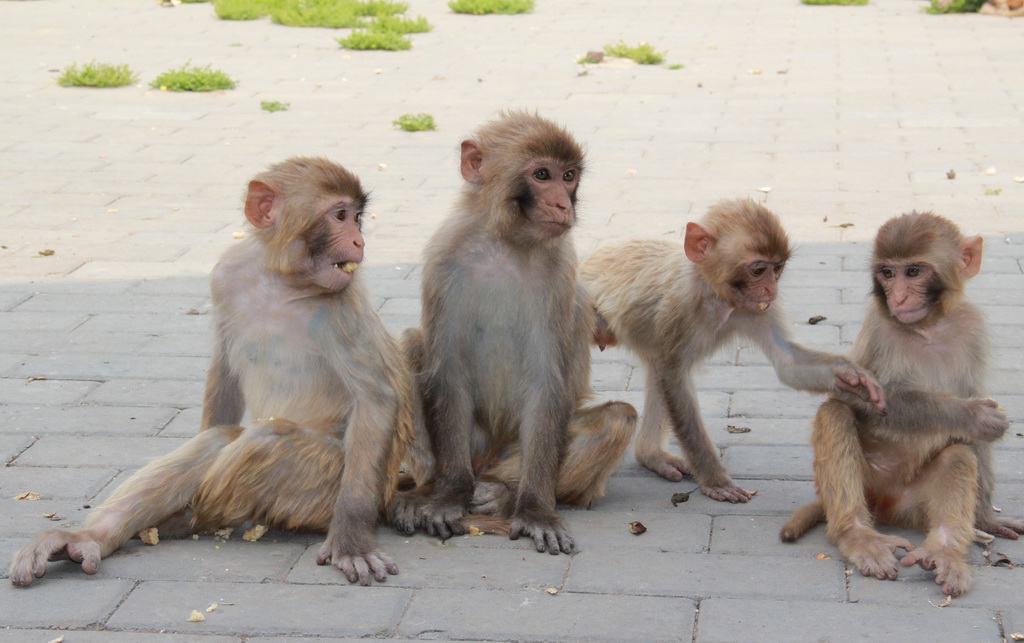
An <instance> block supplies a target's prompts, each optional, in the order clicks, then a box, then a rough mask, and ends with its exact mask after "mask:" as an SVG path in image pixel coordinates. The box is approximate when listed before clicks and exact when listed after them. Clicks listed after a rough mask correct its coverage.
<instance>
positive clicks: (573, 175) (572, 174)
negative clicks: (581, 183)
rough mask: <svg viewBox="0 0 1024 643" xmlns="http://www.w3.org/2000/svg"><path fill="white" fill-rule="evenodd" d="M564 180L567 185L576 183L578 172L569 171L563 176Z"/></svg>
mask: <svg viewBox="0 0 1024 643" xmlns="http://www.w3.org/2000/svg"><path fill="white" fill-rule="evenodd" d="M562 180H563V181H565V182H566V183H572V182H573V181H575V180H576V170H569V171H568V172H566V173H565V174H563V175H562Z"/></svg>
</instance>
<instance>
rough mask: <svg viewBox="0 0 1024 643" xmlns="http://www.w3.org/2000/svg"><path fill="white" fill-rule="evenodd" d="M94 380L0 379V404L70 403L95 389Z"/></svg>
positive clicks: (96, 385)
mask: <svg viewBox="0 0 1024 643" xmlns="http://www.w3.org/2000/svg"><path fill="white" fill-rule="evenodd" d="M97 387H98V384H97V383H96V382H84V381H81V382H76V381H73V380H45V379H28V378H17V379H2V380H0V404H46V403H50V404H71V403H74V402H78V401H80V400H82V399H83V398H85V396H86V395H88V394H89V393H91V392H93V391H95V390H96V389H97Z"/></svg>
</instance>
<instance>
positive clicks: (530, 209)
mask: <svg viewBox="0 0 1024 643" xmlns="http://www.w3.org/2000/svg"><path fill="white" fill-rule="evenodd" d="M579 181H580V171H579V168H577V167H575V166H572V165H564V164H562V163H559V162H557V161H551V160H540V161H534V162H533V163H531V164H530V165H529V166H528V167H527V168H526V171H525V185H526V188H527V189H526V190H525V191H524V192H525V193H524V194H521V195H520V196H519V202H520V205H521V206H522V208H523V210H524V211H525V212H526V214H527V216H528V217H529V219H530V221H531V222H532V223H533V224H534V225H535V227H536V230H537V231H538V234H539V235H540V236H541V237H542V238H546V239H554V238H557V237H560V236H562V235H563V234H565V233H566V232H568V231H569V230H571V229H572V226H573V225H575V223H576V187H577V186H578V185H579Z"/></svg>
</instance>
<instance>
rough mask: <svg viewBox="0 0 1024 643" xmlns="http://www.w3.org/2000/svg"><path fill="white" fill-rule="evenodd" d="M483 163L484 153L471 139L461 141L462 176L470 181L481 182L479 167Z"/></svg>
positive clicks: (481, 174)
mask: <svg viewBox="0 0 1024 643" xmlns="http://www.w3.org/2000/svg"><path fill="white" fill-rule="evenodd" d="M483 164H484V153H483V152H482V151H481V150H480V148H479V147H478V146H477V144H476V143H475V142H473V141H462V178H464V179H466V180H467V181H469V182H470V183H477V184H480V183H483V182H484V175H483V173H482V172H481V171H480V168H481V167H482V166H483Z"/></svg>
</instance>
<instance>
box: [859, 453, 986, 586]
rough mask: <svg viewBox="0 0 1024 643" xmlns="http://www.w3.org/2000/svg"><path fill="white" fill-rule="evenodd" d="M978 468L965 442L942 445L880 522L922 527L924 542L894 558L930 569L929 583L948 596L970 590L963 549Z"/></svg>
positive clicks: (970, 536)
mask: <svg viewBox="0 0 1024 643" xmlns="http://www.w3.org/2000/svg"><path fill="white" fill-rule="evenodd" d="M977 480H978V467H977V459H976V458H975V455H974V452H973V451H972V450H971V448H970V447H969V446H967V445H963V444H955V445H952V446H949V447H946V448H945V449H943V450H942V451H940V452H939V453H938V455H936V456H935V458H934V459H932V460H931V462H929V463H928V464H927V465H926V466H925V468H924V469H923V470H922V471H921V474H920V475H919V476H918V478H917V479H916V480H915V481H914V482H913V483H912V484H911V485H910V487H909V488H908V489H907V491H906V493H905V494H903V495H902V497H901V500H900V502H899V504H898V505H896V506H895V507H893V509H892V510H891V512H889V513H888V514H880V515H879V518H880V519H882V520H886V521H890V522H894V523H897V524H900V523H902V524H909V525H910V526H922V523H923V524H924V525H926V526H927V528H928V536H927V537H926V538H925V541H924V543H923V544H922V545H921V546H920V547H917V548H915V549H913V550H910V551H909V553H907V555H906V556H904V557H903V558H902V559H900V564H902V565H903V566H904V567H910V566H911V565H920V566H921V567H922V568H924V569H929V570H931V569H934V570H935V582H936V583H937V584H939V585H941V586H942V591H943V592H944V593H946V594H948V595H950V596H959V595H960V594H962V593H963V592H966V591H967V590H969V589H970V588H971V585H972V583H973V581H972V579H971V570H970V567H969V566H968V565H967V561H966V556H967V548H968V547H969V546H970V544H971V542H972V541H973V540H974V520H973V519H974V512H975V508H976V506H977V498H978V483H977Z"/></svg>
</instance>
